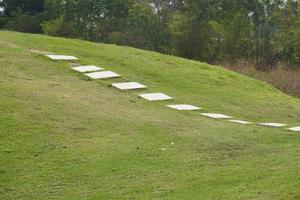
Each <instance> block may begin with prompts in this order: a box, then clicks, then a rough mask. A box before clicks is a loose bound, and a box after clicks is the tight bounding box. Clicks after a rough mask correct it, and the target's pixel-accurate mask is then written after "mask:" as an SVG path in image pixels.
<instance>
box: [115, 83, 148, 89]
mask: <svg viewBox="0 0 300 200" xmlns="http://www.w3.org/2000/svg"><path fill="white" fill-rule="evenodd" d="M112 86H113V87H115V88H118V89H119V90H137V89H144V88H147V86H145V85H142V84H140V83H136V82H125V83H113V84H112Z"/></svg>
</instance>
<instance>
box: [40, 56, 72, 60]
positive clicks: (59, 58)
mask: <svg viewBox="0 0 300 200" xmlns="http://www.w3.org/2000/svg"><path fill="white" fill-rule="evenodd" d="M46 56H47V57H48V58H50V59H52V60H78V58H76V57H75V56H67V55H46Z"/></svg>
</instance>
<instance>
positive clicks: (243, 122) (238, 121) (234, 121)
mask: <svg viewBox="0 0 300 200" xmlns="http://www.w3.org/2000/svg"><path fill="white" fill-rule="evenodd" d="M228 121H230V122H233V123H237V124H253V123H252V122H247V121H243V120H235V119H232V120H228Z"/></svg>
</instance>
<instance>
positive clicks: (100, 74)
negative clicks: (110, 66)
mask: <svg viewBox="0 0 300 200" xmlns="http://www.w3.org/2000/svg"><path fill="white" fill-rule="evenodd" d="M85 75H87V76H88V77H90V78H92V79H105V78H115V77H120V75H119V74H116V73H115V72H111V71H103V72H93V73H88V74H85Z"/></svg>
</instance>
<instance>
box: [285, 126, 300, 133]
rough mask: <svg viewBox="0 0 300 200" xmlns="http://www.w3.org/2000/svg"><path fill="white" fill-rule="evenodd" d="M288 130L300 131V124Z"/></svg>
mask: <svg viewBox="0 0 300 200" xmlns="http://www.w3.org/2000/svg"><path fill="white" fill-rule="evenodd" d="M288 130H290V131H294V132H300V126H297V127H293V128H289V129H288Z"/></svg>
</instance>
